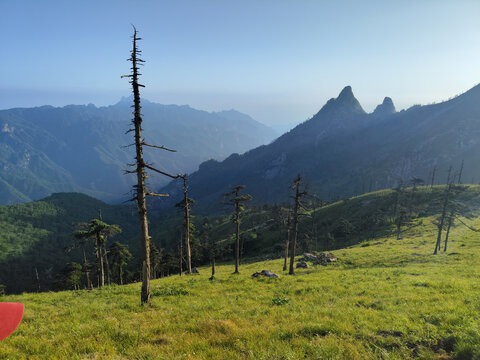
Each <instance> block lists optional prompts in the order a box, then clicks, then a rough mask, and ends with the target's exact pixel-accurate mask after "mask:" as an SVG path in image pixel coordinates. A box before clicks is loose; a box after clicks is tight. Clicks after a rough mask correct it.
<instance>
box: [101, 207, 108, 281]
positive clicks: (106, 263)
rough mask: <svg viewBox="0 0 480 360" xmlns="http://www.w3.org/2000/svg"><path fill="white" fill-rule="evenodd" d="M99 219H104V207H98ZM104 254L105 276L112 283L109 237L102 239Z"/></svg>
mask: <svg viewBox="0 0 480 360" xmlns="http://www.w3.org/2000/svg"><path fill="white" fill-rule="evenodd" d="M98 219H99V220H100V221H103V220H102V209H98ZM102 254H103V262H104V264H105V276H106V278H107V284H108V285H110V264H109V263H108V252H107V239H106V238H105V239H104V240H103V241H102Z"/></svg>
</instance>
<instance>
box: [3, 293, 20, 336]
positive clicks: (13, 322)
mask: <svg viewBox="0 0 480 360" xmlns="http://www.w3.org/2000/svg"><path fill="white" fill-rule="evenodd" d="M22 317H23V304H22V303H2V302H0V340H3V339H5V338H7V337H9V336H10V335H11V334H12V333H13V332H14V331H15V329H16V328H17V326H18V325H19V324H20V321H22Z"/></svg>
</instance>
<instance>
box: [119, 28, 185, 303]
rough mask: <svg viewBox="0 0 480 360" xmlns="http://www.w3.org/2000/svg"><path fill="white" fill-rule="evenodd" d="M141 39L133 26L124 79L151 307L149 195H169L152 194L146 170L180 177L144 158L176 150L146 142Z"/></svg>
mask: <svg viewBox="0 0 480 360" xmlns="http://www.w3.org/2000/svg"><path fill="white" fill-rule="evenodd" d="M139 40H141V38H139V37H137V29H135V27H133V48H132V51H131V54H130V58H129V59H128V61H131V63H132V67H131V70H132V73H131V74H130V75H123V76H122V77H129V78H130V84H132V90H133V102H134V105H133V108H134V111H133V119H132V125H133V128H131V129H129V130H128V131H127V133H128V132H134V133H135V135H134V136H135V143H134V144H132V145H135V150H136V156H135V163H133V164H129V165H130V166H132V167H134V168H135V170H127V171H126V173H128V174H136V175H137V184H136V185H134V186H133V189H134V197H133V198H132V199H130V200H131V201H136V203H137V208H138V217H139V221H140V235H141V238H140V241H141V247H142V290H141V297H140V298H141V303H142V304H149V303H150V273H151V266H150V236H149V234H148V217H147V202H146V196H147V195H149V196H168V195H166V194H156V193H154V192H151V191H148V189H147V187H146V185H145V181H146V179H147V174H146V171H145V169H149V170H152V171H155V172H157V173H160V174H162V175H166V176H169V177H171V178H176V176H172V175H170V174H167V173H165V172H163V171H160V170H158V169H156V168H154V167H153V166H151V165H149V164H147V163H146V162H145V160H144V157H143V147H144V146H147V147H152V148H156V149H161V150H166V151H172V152H174V151H175V150H171V149H168V148H166V147H164V146H157V145H150V144H147V143H146V142H145V139H143V138H142V130H143V129H142V115H141V105H140V90H139V89H140V87H145V85H142V84H139V83H138V76H139V75H141V74H140V73H139V71H138V70H139V69H138V67H139V65H143V63H144V61H143V60H142V59H140V58H139V57H138V54H140V53H141V51H140V50H138V48H137V41H139Z"/></svg>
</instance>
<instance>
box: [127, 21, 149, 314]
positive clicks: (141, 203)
mask: <svg viewBox="0 0 480 360" xmlns="http://www.w3.org/2000/svg"><path fill="white" fill-rule="evenodd" d="M137 40H140V38H137V30H136V29H135V30H134V34H133V49H132V54H131V58H130V61H131V62H132V75H131V78H132V80H131V84H132V88H133V100H134V111H133V115H134V118H133V121H132V122H133V125H134V131H135V151H136V157H135V159H136V162H135V164H136V171H135V172H136V174H137V185H135V190H136V201H137V209H138V218H139V221H140V235H141V238H140V242H141V247H142V290H141V296H140V299H141V303H142V305H143V304H149V303H150V236H149V235H148V218H147V202H146V199H145V197H146V193H147V191H146V187H145V179H146V176H145V161H144V159H143V139H142V116H141V113H140V111H141V106H140V91H139V87H140V86H142V87H143V85H141V84H139V83H138V75H139V73H138V66H137V61H138V62H143V60H141V59H137V53H138V50H137Z"/></svg>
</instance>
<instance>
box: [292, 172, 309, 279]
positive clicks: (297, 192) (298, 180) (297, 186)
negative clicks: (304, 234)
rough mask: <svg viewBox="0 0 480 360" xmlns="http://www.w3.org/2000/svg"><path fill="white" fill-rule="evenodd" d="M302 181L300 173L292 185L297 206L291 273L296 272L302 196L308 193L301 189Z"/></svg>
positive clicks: (295, 209)
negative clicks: (295, 264)
mask: <svg viewBox="0 0 480 360" xmlns="http://www.w3.org/2000/svg"><path fill="white" fill-rule="evenodd" d="M301 182H302V177H301V175H300V174H298V176H297V178H296V179H295V180H293V185H292V186H291V187H290V188H291V189H292V190H293V189H294V190H295V208H294V210H293V241H292V243H291V249H290V269H289V271H288V274H289V275H294V274H295V268H294V266H293V265H294V262H295V250H296V247H297V236H298V215H299V210H300V206H301V200H302V197H304V196H305V195H307V192H306V191H305V190H304V191H300V186H301Z"/></svg>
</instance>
